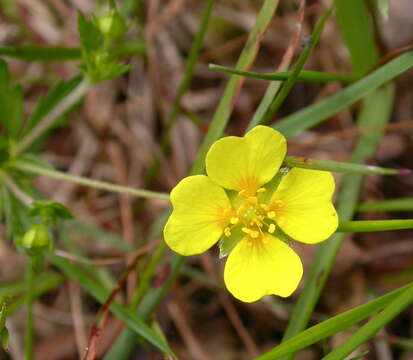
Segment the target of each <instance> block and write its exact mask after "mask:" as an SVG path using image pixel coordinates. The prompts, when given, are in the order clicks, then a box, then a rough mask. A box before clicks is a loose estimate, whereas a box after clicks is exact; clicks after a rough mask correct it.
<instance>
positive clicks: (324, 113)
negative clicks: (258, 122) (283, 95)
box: [273, 52, 413, 137]
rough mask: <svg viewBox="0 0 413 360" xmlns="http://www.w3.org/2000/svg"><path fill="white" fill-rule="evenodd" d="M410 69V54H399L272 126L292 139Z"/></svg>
mask: <svg viewBox="0 0 413 360" xmlns="http://www.w3.org/2000/svg"><path fill="white" fill-rule="evenodd" d="M411 67H413V52H408V53H405V54H403V55H400V56H398V57H397V58H395V59H394V60H392V61H390V62H388V63H387V64H385V65H383V66H382V67H380V68H378V69H377V70H375V71H373V72H372V73H370V74H369V75H367V76H366V77H365V78H363V79H361V80H359V81H357V82H355V83H354V84H352V85H350V86H348V87H347V88H345V89H344V90H342V91H340V92H338V93H337V94H334V95H332V96H330V97H329V98H327V99H325V100H323V101H321V102H319V103H317V104H314V105H311V106H308V107H306V108H304V109H303V110H300V111H297V112H296V113H294V114H292V115H290V116H287V117H286V118H284V119H283V120H281V121H279V122H277V123H276V124H275V125H274V126H273V127H274V128H275V129H277V130H278V131H280V132H281V133H283V134H284V135H285V136H286V137H293V136H295V135H297V134H299V133H301V132H303V131H305V130H307V129H309V128H311V127H313V126H315V125H317V124H320V123H321V122H322V121H324V120H326V119H328V118H329V117H330V116H333V115H334V114H336V113H338V112H339V111H341V110H343V109H345V108H347V107H348V106H350V105H352V104H354V103H355V102H356V101H358V100H360V99H361V98H363V97H364V96H366V95H368V94H369V93H370V92H371V91H372V90H374V89H377V88H378V87H380V86H381V85H383V84H385V83H386V82H388V81H389V80H391V79H393V78H395V77H397V76H399V75H400V74H403V73H404V72H406V71H407V70H409V69H410V68H411ZM370 126H373V125H370ZM371 133H374V131H371Z"/></svg>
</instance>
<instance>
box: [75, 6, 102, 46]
mask: <svg viewBox="0 0 413 360" xmlns="http://www.w3.org/2000/svg"><path fill="white" fill-rule="evenodd" d="M77 28H78V31H79V36H80V45H81V48H82V51H83V52H84V53H85V54H88V53H91V52H93V51H97V50H98V49H99V48H100V47H101V46H102V44H103V36H102V34H101V32H100V30H99V28H98V27H97V26H96V24H95V23H94V22H92V21H90V20H87V19H86V18H85V16H84V15H83V14H82V13H81V12H80V11H79V12H78V14H77Z"/></svg>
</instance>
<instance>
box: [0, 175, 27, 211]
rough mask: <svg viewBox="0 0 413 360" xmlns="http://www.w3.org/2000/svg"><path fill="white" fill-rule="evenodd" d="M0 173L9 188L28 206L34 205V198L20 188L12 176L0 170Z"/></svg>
mask: <svg viewBox="0 0 413 360" xmlns="http://www.w3.org/2000/svg"><path fill="white" fill-rule="evenodd" d="M0 174H1V177H2V179H3V182H4V185H6V186H7V187H8V188H9V190H10V191H11V192H12V193H13V195H14V196H15V197H16V198H17V199H19V200H20V201H21V202H22V203H23V204H25V205H26V206H28V207H30V206H32V203H33V201H34V200H33V199H32V198H31V197H30V196H29V195H27V194H26V193H25V192H24V191H23V190H22V189H20V187H19V185H17V184H16V183H15V182H14V180H13V179H12V178H11V177H10V176H8V175H7V174H6V173H4V172H0Z"/></svg>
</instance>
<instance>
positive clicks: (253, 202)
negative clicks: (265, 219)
mask: <svg viewBox="0 0 413 360" xmlns="http://www.w3.org/2000/svg"><path fill="white" fill-rule="evenodd" d="M247 200H248V202H250V203H251V204H254V205H257V204H258V199H257V197H256V196H250V197H249V198H248V199H247Z"/></svg>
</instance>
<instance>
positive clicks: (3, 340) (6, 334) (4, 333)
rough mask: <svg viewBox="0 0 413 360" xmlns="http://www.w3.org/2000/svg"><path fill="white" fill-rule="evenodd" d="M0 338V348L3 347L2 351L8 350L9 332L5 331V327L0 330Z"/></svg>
mask: <svg viewBox="0 0 413 360" xmlns="http://www.w3.org/2000/svg"><path fill="white" fill-rule="evenodd" d="M0 336H1V346H2V347H3V349H6V350H7V349H8V348H9V337H10V336H9V331H8V330H7V328H6V327H4V328H3V329H1V332H0Z"/></svg>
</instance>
